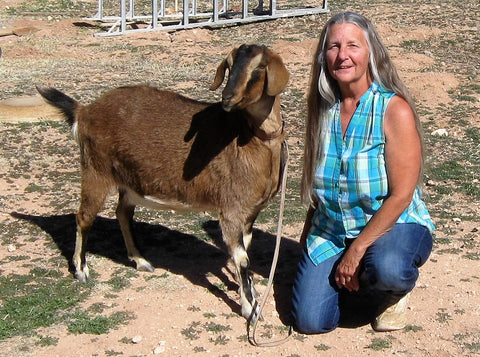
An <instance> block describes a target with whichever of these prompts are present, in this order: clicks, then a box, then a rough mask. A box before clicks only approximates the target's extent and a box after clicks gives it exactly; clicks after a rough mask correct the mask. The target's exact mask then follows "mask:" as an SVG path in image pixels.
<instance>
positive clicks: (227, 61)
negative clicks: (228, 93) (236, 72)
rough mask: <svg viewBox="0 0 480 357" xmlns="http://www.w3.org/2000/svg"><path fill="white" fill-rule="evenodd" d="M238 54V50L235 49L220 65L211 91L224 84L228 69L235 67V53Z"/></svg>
mask: <svg viewBox="0 0 480 357" xmlns="http://www.w3.org/2000/svg"><path fill="white" fill-rule="evenodd" d="M236 52H237V49H236V48H234V49H233V50H232V51H231V52H230V53H229V54H228V56H227V57H226V58H225V59H224V60H223V61H222V63H220V64H219V65H218V67H217V73H216V74H215V79H214V80H213V83H212V85H211V86H210V90H216V89H217V88H218V87H220V85H221V84H222V83H223V80H224V78H225V72H226V71H227V68H228V69H229V70H230V68H232V65H233V59H234V58H235V53H236Z"/></svg>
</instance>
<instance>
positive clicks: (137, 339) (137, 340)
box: [132, 336, 142, 344]
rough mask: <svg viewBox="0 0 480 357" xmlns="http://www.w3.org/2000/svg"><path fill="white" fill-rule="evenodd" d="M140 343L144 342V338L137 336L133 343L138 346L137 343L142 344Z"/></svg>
mask: <svg viewBox="0 0 480 357" xmlns="http://www.w3.org/2000/svg"><path fill="white" fill-rule="evenodd" d="M140 342H142V336H135V337H133V338H132V343H135V344H137V343H140Z"/></svg>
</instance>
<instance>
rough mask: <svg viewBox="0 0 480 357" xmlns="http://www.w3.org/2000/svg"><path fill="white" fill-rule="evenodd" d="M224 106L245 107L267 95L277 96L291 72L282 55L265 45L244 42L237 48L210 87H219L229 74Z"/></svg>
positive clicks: (227, 109) (230, 107)
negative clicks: (227, 73) (286, 66)
mask: <svg viewBox="0 0 480 357" xmlns="http://www.w3.org/2000/svg"><path fill="white" fill-rule="evenodd" d="M227 69H228V71H229V75H228V81H227V84H226V85H225V88H224V90H223V92H222V104H223V109H225V110H226V111H230V110H232V109H244V108H246V107H247V106H249V105H250V104H252V103H256V102H258V101H259V100H260V99H261V98H262V97H263V96H265V95H266V96H269V97H275V96H276V95H278V94H280V93H281V92H282V91H283V89H284V88H285V87H286V85H287V82H288V78H289V76H290V75H289V73H288V71H287V69H286V68H285V65H284V64H283V61H282V59H281V58H280V56H279V55H277V54H276V53H274V52H272V51H271V50H269V49H268V48H267V47H265V46H258V45H241V46H240V47H238V48H235V49H233V50H232V51H231V52H230V53H229V54H228V56H227V57H226V58H225V59H224V60H223V61H222V63H220V65H219V66H218V68H217V73H216V75H215V80H214V81H213V84H212V85H211V87H210V89H211V90H215V89H217V88H218V87H219V86H220V85H221V84H222V83H223V80H224V78H225V72H226V70H227Z"/></svg>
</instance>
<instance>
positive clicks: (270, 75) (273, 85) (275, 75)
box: [266, 50, 290, 96]
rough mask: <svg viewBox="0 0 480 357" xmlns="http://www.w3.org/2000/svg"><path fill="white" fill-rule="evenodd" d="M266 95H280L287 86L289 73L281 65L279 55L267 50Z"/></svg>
mask: <svg viewBox="0 0 480 357" xmlns="http://www.w3.org/2000/svg"><path fill="white" fill-rule="evenodd" d="M266 55H267V56H268V57H267V63H268V64H267V80H268V85H267V94H268V95H271V96H275V95H277V94H280V93H281V92H282V91H283V90H284V89H285V87H286V86H287V83H288V79H289V78H290V73H288V70H287V68H286V67H285V65H284V64H283V61H282V59H281V57H280V56H279V55H277V54H276V53H274V52H272V51H270V50H267V53H266Z"/></svg>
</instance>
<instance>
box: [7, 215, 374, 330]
mask: <svg viewBox="0 0 480 357" xmlns="http://www.w3.org/2000/svg"><path fill="white" fill-rule="evenodd" d="M11 215H12V216H13V217H15V218H17V219H22V220H25V221H28V222H30V223H32V224H35V225H37V226H38V227H40V228H41V229H42V230H44V231H45V232H46V233H47V234H48V235H50V236H51V237H52V239H53V241H54V242H55V244H56V245H57V247H58V249H59V250H60V252H61V254H62V255H63V256H64V257H65V259H66V260H67V261H68V262H69V267H70V271H73V270H72V266H71V261H72V256H73V252H74V247H75V235H76V222H75V215H74V214H68V215H54V216H35V215H26V214H21V213H16V212H13V213H12V214H11ZM133 229H134V234H135V237H136V239H135V241H136V243H137V246H138V248H139V250H140V252H141V253H142V254H143V256H144V257H145V258H146V259H147V260H149V261H150V262H151V263H152V265H153V266H154V267H155V268H162V269H164V270H167V271H169V272H172V273H174V274H177V275H182V276H184V277H185V278H186V279H188V280H189V281H190V282H191V283H192V284H195V285H198V286H201V287H204V288H206V289H208V290H209V291H210V292H211V293H212V294H214V295H215V296H217V297H218V298H220V299H222V300H223V301H224V302H225V304H226V305H227V306H229V307H230V309H231V310H232V311H233V312H235V313H237V314H240V313H241V308H240V305H239V304H238V303H237V302H236V301H232V299H231V298H230V297H229V296H228V295H227V294H226V293H225V291H223V290H222V289H220V288H219V287H218V286H216V285H214V284H212V283H211V282H210V281H209V280H208V279H207V276H208V275H209V274H213V275H214V276H216V277H217V278H218V279H220V281H221V282H222V283H223V285H224V286H226V287H227V289H228V290H234V291H236V290H237V289H238V285H237V283H236V282H235V281H234V280H232V276H233V272H231V273H232V274H230V276H228V275H226V274H225V273H224V270H222V268H224V267H226V266H227V261H228V259H229V256H228V254H227V252H226V248H225V245H224V243H223V241H222V238H221V237H222V234H221V229H220V226H219V224H218V221H207V222H205V223H204V224H203V229H204V230H205V232H206V233H207V234H208V236H209V237H210V238H211V239H212V241H213V244H210V243H208V242H205V241H203V240H201V239H199V238H197V237H195V236H193V235H190V234H185V233H182V232H179V231H177V230H172V229H169V228H167V227H164V226H162V225H156V224H148V223H143V222H134V226H133ZM275 243H276V239H275V236H274V235H272V234H270V233H267V232H264V231H261V230H258V229H254V231H253V239H252V243H251V246H250V249H249V252H248V255H249V257H250V264H251V265H250V269H251V270H252V271H253V272H255V273H257V274H259V275H260V276H262V277H264V278H268V276H269V273H270V267H271V264H272V258H273V254H274V250H275ZM87 252H89V253H91V254H96V255H100V256H103V257H105V258H108V259H111V260H112V261H114V262H116V263H118V264H121V265H125V266H132V267H133V266H134V265H133V263H132V262H131V261H130V260H129V259H128V258H127V251H126V248H125V244H124V241H123V237H122V233H121V230H120V226H119V224H118V221H117V220H116V219H108V218H104V217H97V218H96V220H95V223H94V225H93V227H92V229H91V231H90V234H89V239H88V243H87ZM300 256H301V247H300V245H299V244H298V243H297V242H295V241H293V240H291V239H287V238H282V240H281V244H280V251H279V258H278V264H277V269H276V273H275V277H274V283H273V298H274V300H275V305H276V309H277V312H278V314H279V316H280V319H281V321H282V322H283V323H284V324H287V325H290V324H292V316H291V300H292V286H293V282H294V279H295V275H296V271H297V265H298V261H299V259H300ZM359 303H360V304H361V305H359ZM371 308H372V306H371V302H370V301H366V302H365V301H362V298H360V300H358V299H357V298H356V297H353V298H352V297H350V298H349V299H348V301H347V302H346V305H345V313H342V315H343V316H344V317H343V318H342V324H341V326H343V327H357V326H361V325H364V324H366V323H368V322H369V321H370V319H371V315H372V310H371Z"/></svg>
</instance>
